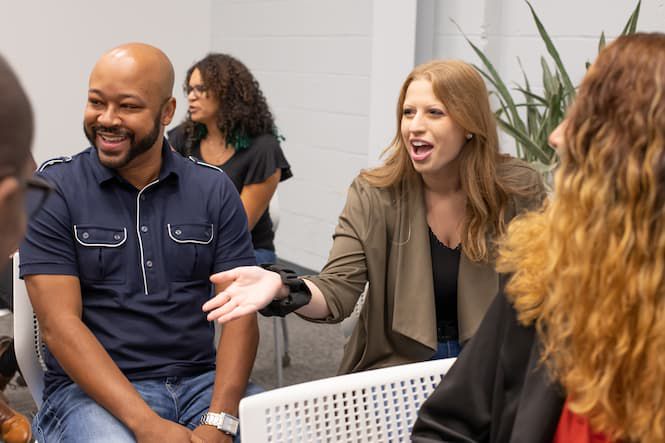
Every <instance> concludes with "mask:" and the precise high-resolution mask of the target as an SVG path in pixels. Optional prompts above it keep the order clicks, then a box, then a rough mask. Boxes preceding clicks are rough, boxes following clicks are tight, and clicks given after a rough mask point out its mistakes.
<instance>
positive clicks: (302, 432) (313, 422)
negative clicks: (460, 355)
mask: <svg viewBox="0 0 665 443" xmlns="http://www.w3.org/2000/svg"><path fill="white" fill-rule="evenodd" d="M454 362H455V359H454V358H449V359H445V360H433V361H426V362H421V363H412V364H408V365H401V366H393V367H390V368H383V369H375V370H371V371H365V372H359V373H354V374H349V375H342V376H338V377H331V378H326V379H322V380H316V381H311V382H307V383H301V384H298V385H293V386H288V387H285V388H281V389H274V390H272V391H267V392H264V393H261V394H257V395H253V396H250V397H246V398H244V399H242V400H241V401H240V435H241V440H242V441H247V442H266V443H281V442H284V443H287V442H288V443H291V442H349V443H351V442H363V443H364V442H402V441H409V439H410V435H411V429H412V428H413V424H414V423H415V421H416V418H417V414H418V409H419V408H420V405H422V403H423V402H424V401H425V399H427V397H428V396H429V395H430V394H431V393H432V391H433V390H434V388H436V386H437V385H438V384H439V382H440V381H441V378H442V377H443V375H444V374H445V373H446V372H447V371H448V369H449V368H450V367H451V366H452V364H453V363H454Z"/></svg>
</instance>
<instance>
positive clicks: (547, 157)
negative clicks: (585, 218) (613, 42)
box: [455, 0, 641, 176]
mask: <svg viewBox="0 0 665 443" xmlns="http://www.w3.org/2000/svg"><path fill="white" fill-rule="evenodd" d="M526 4H527V5H528V7H529V9H530V10H531V15H532V16H533V19H534V22H535V24H536V27H537V28H538V33H539V34H540V37H541V39H542V40H543V42H544V43H545V47H546V48H547V52H548V54H549V56H550V57H551V59H552V60H553V61H554V66H552V67H550V64H549V63H548V61H547V60H546V59H545V57H542V56H541V58H540V64H541V67H542V80H543V91H542V93H541V94H538V93H536V92H534V90H533V89H532V88H531V84H530V82H529V79H528V78H527V76H526V74H525V72H524V69H522V64H521V62H520V60H519V58H518V63H520V68H521V69H522V74H523V76H524V84H523V85H519V84H518V85H516V87H514V88H512V90H513V91H516V92H517V93H518V94H517V96H516V97H513V95H512V93H511V90H510V89H509V88H508V87H507V86H506V83H505V82H504V81H503V79H502V78H501V76H500V75H499V73H498V72H497V70H496V69H495V67H494V65H493V64H492V62H491V61H490V60H489V58H488V57H487V56H486V55H485V54H484V53H483V51H481V50H480V48H478V46H476V45H475V44H473V42H471V40H470V39H469V38H468V37H467V36H466V35H464V33H463V32H462V31H461V29H460V28H459V25H457V23H455V24H456V25H457V27H458V29H460V32H462V34H463V35H464V38H465V39H466V40H467V42H468V43H469V44H470V45H471V47H472V48H473V50H474V51H475V53H476V54H477V55H478V57H479V58H480V60H481V62H482V64H483V67H479V66H475V68H476V69H477V70H478V71H479V72H480V73H481V74H482V75H483V77H485V78H486V79H487V81H488V82H489V84H490V94H491V95H493V96H494V97H496V98H497V100H498V103H499V106H498V109H497V110H496V112H495V115H496V119H497V123H498V125H499V127H500V128H501V129H502V130H503V131H504V132H505V133H506V134H508V135H509V136H511V137H512V138H513V139H514V140H515V150H516V154H517V157H519V158H521V159H523V160H525V161H527V162H529V163H531V164H532V165H533V166H534V167H536V168H537V169H538V170H540V171H541V172H542V173H543V174H545V175H546V176H549V174H550V172H551V171H552V169H554V167H555V166H556V164H557V155H556V152H555V150H554V149H552V147H550V146H549V145H548V143H547V137H548V135H549V134H550V133H551V132H552V131H553V130H554V128H556V127H557V126H558V125H559V123H560V122H561V120H562V119H563V117H564V115H565V112H566V109H567V108H568V106H569V105H570V103H572V101H573V99H574V98H575V93H576V87H575V86H574V85H573V83H572V81H571V80H570V76H569V75H568V71H567V70H566V67H565V66H564V64H563V62H562V61H561V56H560V55H559V51H558V50H557V49H556V47H555V46H554V43H553V42H552V39H551V38H550V36H549V34H548V32H547V31H546V30H545V26H544V25H543V23H542V21H541V20H540V18H539V17H538V15H537V14H536V11H535V10H534V8H533V6H532V5H531V3H529V2H528V1H526ZM640 5H641V0H638V2H637V5H636V7H635V9H634V10H633V12H632V14H631V15H630V17H629V18H628V21H627V23H626V25H625V26H624V28H623V31H622V32H621V35H625V34H632V33H634V32H635V30H636V28H637V20H638V17H639V13H640ZM604 46H605V33H604V32H603V33H601V35H600V41H599V43H598V51H600V50H601V49H602V48H603V47H604ZM589 65H590V63H589V62H587V63H586V67H587V68H588V67H589Z"/></svg>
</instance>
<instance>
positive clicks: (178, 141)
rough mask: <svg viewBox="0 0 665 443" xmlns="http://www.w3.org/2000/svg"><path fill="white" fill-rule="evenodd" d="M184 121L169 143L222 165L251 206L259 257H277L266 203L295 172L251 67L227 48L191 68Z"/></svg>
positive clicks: (246, 204)
mask: <svg viewBox="0 0 665 443" xmlns="http://www.w3.org/2000/svg"><path fill="white" fill-rule="evenodd" d="M184 90H185V93H186V94H187V101H188V102H189V109H188V112H187V117H186V119H185V121H184V122H183V123H182V124H181V125H180V126H178V127H177V128H175V129H173V130H171V131H169V133H168V137H169V142H170V143H171V145H172V146H173V147H174V148H175V149H176V150H177V151H178V152H180V153H181V154H183V155H185V156H193V157H195V158H197V159H199V160H201V161H203V162H205V163H208V164H210V165H213V166H217V167H219V168H221V169H222V170H223V171H224V172H225V173H226V174H227V175H228V176H229V178H230V179H231V181H233V184H234V185H235V186H236V189H237V190H238V192H239V193H240V199H241V200H242V204H243V206H244V207H245V212H247V220H248V223H249V229H250V231H251V233H252V242H253V243H254V251H255V253H256V257H257V261H258V262H259V263H274V261H275V246H274V244H273V240H274V233H273V230H272V222H271V220H270V214H269V212H268V205H269V203H270V199H271V198H272V196H273V194H274V193H275V190H276V189H277V184H278V183H279V182H280V181H284V180H286V179H288V178H289V177H291V176H292V174H291V169H290V166H289V163H288V162H287V161H286V158H285V157H284V153H283V152H282V148H281V147H280V144H279V136H278V135H277V129H276V127H275V122H274V119H273V116H272V113H271V112H270V109H269V108H268V104H267V102H266V99H265V97H264V96H263V93H262V92H261V89H260V87H259V83H258V82H257V81H256V79H255V78H254V76H253V75H252V73H251V72H250V71H249V69H247V67H246V66H245V65H244V64H242V63H241V62H240V61H238V60H237V59H235V58H233V57H231V56H230V55H227V54H208V55H207V56H206V57H205V58H203V59H202V60H200V61H198V62H196V63H195V64H194V65H193V66H192V67H191V68H189V70H188V71H187V77H186V79H185V84H184Z"/></svg>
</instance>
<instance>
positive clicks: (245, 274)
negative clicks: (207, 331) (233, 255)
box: [203, 266, 283, 323]
mask: <svg viewBox="0 0 665 443" xmlns="http://www.w3.org/2000/svg"><path fill="white" fill-rule="evenodd" d="M210 281H211V282H213V283H214V284H215V285H217V286H221V287H225V288H226V289H224V290H223V291H222V292H220V293H219V294H217V295H216V296H214V297H213V298H211V299H210V300H208V301H207V302H206V303H205V304H204V305H203V310H204V311H205V312H207V313H208V317H207V318H208V321H214V320H217V321H218V322H219V323H226V322H228V321H230V320H233V319H235V318H238V317H242V316H243V315H247V314H251V313H254V312H257V311H258V310H259V309H262V308H264V307H266V306H267V305H268V304H269V303H270V302H271V301H272V300H273V299H274V298H275V297H277V296H278V295H279V294H280V293H281V292H282V288H283V285H282V279H281V277H280V276H279V274H277V273H275V272H271V271H266V270H265V269H263V268H260V267H258V266H242V267H239V268H235V269H231V270H230V271H225V272H220V273H218V274H214V275H212V276H211V277H210Z"/></svg>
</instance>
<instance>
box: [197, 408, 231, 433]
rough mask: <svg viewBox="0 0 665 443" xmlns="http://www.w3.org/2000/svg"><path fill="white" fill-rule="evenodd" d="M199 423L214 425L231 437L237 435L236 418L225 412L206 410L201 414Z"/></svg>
mask: <svg viewBox="0 0 665 443" xmlns="http://www.w3.org/2000/svg"><path fill="white" fill-rule="evenodd" d="M200 423H201V424H202V425H208V426H214V427H216V428H217V429H218V430H220V431H222V432H223V433H225V434H228V435H231V436H233V437H235V436H236V435H238V424H239V421H238V419H237V418H236V417H234V416H233V415H231V414H227V413H225V412H219V413H218V412H206V413H205V414H203V415H202V416H201V420H200Z"/></svg>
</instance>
